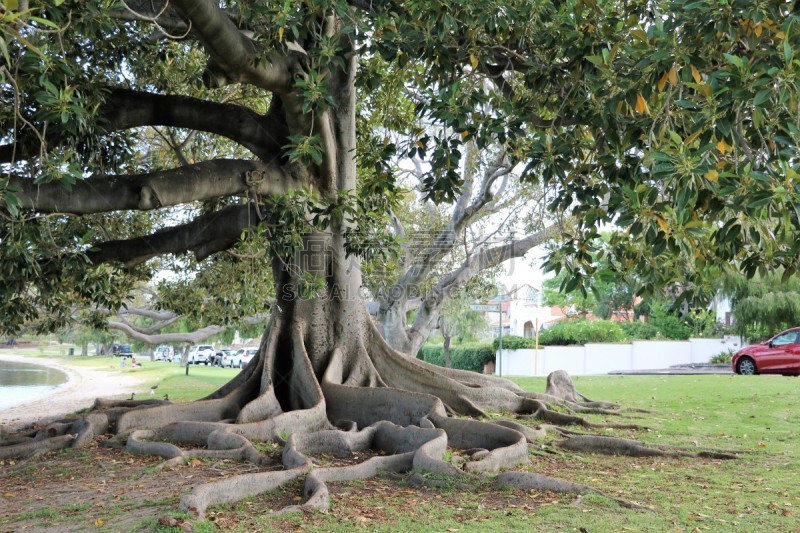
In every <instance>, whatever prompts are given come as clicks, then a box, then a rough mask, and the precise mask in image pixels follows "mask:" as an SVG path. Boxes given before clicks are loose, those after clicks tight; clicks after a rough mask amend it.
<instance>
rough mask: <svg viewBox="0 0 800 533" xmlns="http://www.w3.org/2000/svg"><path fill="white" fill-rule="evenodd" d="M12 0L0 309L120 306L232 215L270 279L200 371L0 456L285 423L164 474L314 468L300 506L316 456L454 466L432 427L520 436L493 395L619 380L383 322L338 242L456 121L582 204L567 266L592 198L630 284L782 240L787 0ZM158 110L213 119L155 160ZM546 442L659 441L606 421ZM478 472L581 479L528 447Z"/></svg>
mask: <svg viewBox="0 0 800 533" xmlns="http://www.w3.org/2000/svg"><path fill="white" fill-rule="evenodd" d="M4 8H5V10H4V11H3V13H2V19H0V23H1V24H2V26H0V31H2V33H1V34H0V36H1V37H2V41H1V42H0V55H2V65H0V87H1V88H2V98H3V102H4V105H3V106H2V107H0V122H2V125H3V127H2V143H3V144H2V146H0V164H2V169H3V179H2V186H0V194H2V200H3V201H2V207H0V210H2V215H3V216H2V220H0V241H1V242H2V249H1V250H2V251H1V252H0V254H2V256H1V257H0V279H2V280H3V281H2V284H0V313H2V315H3V320H2V321H0V323H2V326H3V327H4V328H6V329H9V330H13V329H16V328H18V327H20V326H21V325H22V324H24V323H25V322H26V321H28V320H30V319H32V318H35V317H36V316H37V315H38V316H46V317H47V320H46V321H45V322H40V323H42V324H46V325H49V326H51V327H58V326H59V324H61V323H63V321H64V320H66V317H67V316H68V315H69V313H70V311H71V309H73V308H74V305H75V304H76V302H80V303H83V304H91V305H95V306H98V308H101V307H102V308H104V309H115V308H117V307H118V306H119V304H120V302H121V301H122V300H123V299H124V297H125V295H126V294H127V293H128V291H129V289H130V288H131V286H133V284H134V283H135V281H136V280H137V279H140V278H142V277H147V276H149V275H151V274H152V272H151V269H152V267H151V266H150V265H151V264H152V263H148V261H149V260H151V259H153V258H156V257H159V256H161V255H164V254H184V253H193V254H194V256H195V259H197V260H204V259H205V260H209V261H213V260H214V256H215V254H218V253H220V252H222V251H224V250H227V249H229V248H230V247H232V246H234V245H235V244H236V243H237V242H238V241H240V239H242V238H246V235H247V233H248V232H251V231H255V232H258V235H259V236H262V235H267V236H268V237H269V243H270V244H269V246H268V249H267V250H265V253H268V254H269V257H270V259H271V265H272V272H271V276H272V278H273V280H274V291H275V305H274V308H273V309H274V310H273V313H272V316H271V319H270V322H269V325H268V326H267V328H266V331H265V332H264V335H263V338H262V342H261V347H260V352H259V355H258V356H257V357H255V358H254V359H253V361H252V362H251V363H250V364H249V365H248V366H247V367H246V368H245V369H244V371H243V372H242V373H241V374H239V375H238V376H237V377H236V378H235V379H234V380H232V381H231V382H230V383H229V384H227V385H225V386H224V387H222V388H221V389H220V390H218V391H216V392H215V393H213V394H212V395H210V396H209V397H208V398H206V399H204V400H202V401H198V402H194V403H190V404H181V405H172V404H169V403H165V402H158V401H155V402H153V401H151V400H148V401H145V402H143V403H142V402H136V401H133V402H128V401H125V402H108V401H99V402H98V404H97V406H96V409H95V410H94V411H93V412H92V413H90V414H88V415H86V416H84V417H81V418H80V419H78V420H74V421H64V422H59V423H56V424H54V425H52V426H50V427H49V428H47V429H46V430H44V431H43V432H41V433H40V434H38V435H37V436H30V435H24V434H18V435H12V436H8V435H5V436H4V437H3V444H4V445H5V446H4V447H2V448H0V450H2V451H1V452H0V454H2V456H13V455H25V454H30V453H38V452H40V451H43V450H46V449H54V448H58V447H63V446H66V445H80V444H83V443H85V442H87V440H88V439H90V438H91V437H92V436H93V435H95V434H100V433H103V432H106V431H109V430H110V429H113V431H114V432H117V433H119V434H121V435H123V436H124V437H126V442H127V446H128V448H129V449H131V450H135V451H141V452H145V453H154V454H158V455H162V456H164V457H170V458H175V460H181V459H182V457H184V456H186V455H187V454H193V455H203V454H206V455H214V456H232V457H233V456H235V457H241V458H244V459H248V460H253V461H256V462H258V461H259V460H260V455H259V453H258V451H257V450H256V449H255V448H254V447H253V446H252V444H250V442H251V441H252V440H271V439H273V440H286V447H285V449H284V453H283V462H284V465H285V466H286V470H285V471H283V472H279V473H276V472H265V473H260V474H251V475H249V476H246V477H245V478H242V479H239V478H237V479H227V480H223V481H218V482H215V483H212V484H210V485H204V486H200V487H198V488H196V489H195V491H194V492H193V493H192V494H191V495H188V496H186V497H184V499H183V503H182V505H183V506H184V507H185V508H186V509H188V510H193V511H196V512H199V513H202V512H203V510H204V509H205V507H206V506H207V505H210V504H212V503H215V502H220V501H230V500H232V499H236V498H239V497H243V496H245V495H247V494H252V493H255V492H259V491H262V490H265V489H268V488H271V487H274V486H277V485H279V484H281V483H283V482H286V481H288V480H289V479H292V478H294V477H297V476H299V475H301V474H306V473H307V476H306V489H305V490H304V496H305V498H306V499H305V503H304V504H303V505H304V506H306V507H314V506H322V505H325V504H326V501H327V489H326V487H325V482H326V480H336V479H350V478H354V477H363V476H367V475H371V474H374V473H375V472H376V471H378V470H379V469H383V470H406V469H410V468H412V467H413V466H416V467H419V468H426V469H429V470H433V471H437V472H443V473H454V472H456V470H455V469H454V468H453V467H452V466H451V465H450V464H449V463H446V462H445V461H443V460H442V456H443V453H444V449H445V446H447V445H448V444H449V445H450V446H453V447H456V448H460V449H463V450H472V452H471V455H470V457H471V459H470V460H469V461H467V462H466V464H465V465H464V469H466V470H495V469H498V468H501V467H505V466H510V465H513V464H515V463H518V462H523V461H525V460H526V458H527V446H526V438H535V436H536V434H537V433H536V431H535V430H533V429H531V428H530V427H528V426H525V425H523V424H521V423H519V422H518V421H514V420H511V418H512V417H514V416H515V415H517V414H522V415H531V416H532V417H534V418H538V419H539V420H540V421H542V422H544V423H548V424H556V425H565V424H570V423H578V424H581V425H583V426H584V427H586V428H591V427H592V424H590V423H589V422H587V421H585V420H583V419H581V418H579V416H578V415H576V414H574V413H576V412H579V411H587V410H589V411H592V410H593V411H598V412H604V413H610V412H614V411H615V406H613V405H609V404H604V403H593V402H589V401H588V400H586V398H584V397H582V396H581V395H579V394H577V393H575V391H574V390H573V389H572V388H571V387H570V386H569V381H568V378H567V377H566V376H563V375H557V376H554V378H553V380H552V383H551V385H552V386H551V387H549V388H548V393H547V394H539V395H537V394H532V393H525V392H523V391H522V390H521V389H520V388H519V387H517V386H515V385H514V384H513V383H511V382H509V381H506V380H501V379H497V378H494V377H491V376H483V375H479V374H474V373H468V372H464V371H457V370H452V369H443V368H437V367H433V366H431V365H427V364H424V363H422V362H419V361H417V360H414V359H410V358H408V357H406V356H404V355H402V354H401V353H399V352H397V351H395V350H393V349H391V348H390V347H389V346H388V345H387V343H386V342H385V340H384V339H383V338H382V335H381V332H380V331H379V330H378V329H377V328H376V327H375V325H374V324H373V322H372V320H371V318H370V316H369V314H368V312H367V308H366V305H365V302H364V300H363V297H362V281H361V275H360V268H359V258H360V257H364V256H370V257H372V256H375V255H377V254H381V253H385V252H386V250H387V249H388V248H389V246H388V245H387V244H386V242H385V240H384V235H385V234H386V233H387V231H386V228H387V227H388V225H389V223H390V222H389V221H388V220H387V219H386V218H385V217H386V216H387V214H388V213H389V212H390V208H391V204H392V202H393V199H394V198H395V195H396V186H397V184H396V182H395V179H394V176H393V173H392V168H394V167H395V165H396V164H397V163H398V162H399V161H401V160H403V159H405V158H413V159H416V160H422V161H424V165H423V166H422V168H423V170H424V176H423V179H422V184H423V186H422V193H423V194H425V195H426V196H427V197H428V198H429V199H431V200H433V201H435V202H447V201H454V200H456V199H457V198H459V192H460V188H461V186H462V178H461V174H460V173H459V169H460V168H461V165H460V163H461V159H462V155H463V154H464V153H466V148H465V147H466V146H467V144H468V143H469V145H470V146H472V145H474V146H476V147H477V148H478V149H479V150H502V153H503V154H504V157H507V158H508V162H509V163H511V164H512V165H513V166H514V167H516V169H517V170H518V171H519V172H520V173H521V175H522V177H521V179H523V180H530V181H534V182H538V183H540V184H541V185H542V186H543V189H544V190H546V191H547V194H548V195H549V198H550V203H549V207H550V209H551V210H552V212H553V213H554V216H553V219H554V220H555V219H556V217H558V216H562V215H564V214H568V215H570V216H571V220H572V221H574V222H575V226H574V229H572V230H570V231H569V232H566V233H564V234H563V235H562V237H564V239H565V241H566V244H565V245H564V246H563V247H561V248H560V249H558V250H556V251H554V252H553V254H552V256H551V258H550V264H551V266H552V267H553V268H555V269H556V270H558V269H566V271H567V274H568V275H567V277H566V280H567V281H566V282H565V285H566V286H567V288H575V287H579V286H581V285H582V282H583V281H584V280H585V279H586V278H587V277H590V276H592V275H595V273H594V272H593V271H592V268H593V267H592V266H591V265H592V262H593V259H594V257H595V254H594V253H593V250H592V249H591V243H592V242H593V241H594V239H595V238H596V237H597V236H598V231H599V230H598V228H600V227H602V226H604V225H607V224H609V223H614V224H616V225H617V226H619V227H620V228H622V229H623V230H624V232H622V233H621V235H624V237H617V238H615V240H614V241H613V242H612V243H611V244H612V246H611V247H610V251H609V252H608V254H609V260H608V261H607V262H606V264H608V265H609V270H613V269H617V270H624V271H636V273H637V275H638V278H639V279H641V280H642V281H643V285H644V288H645V289H648V288H649V289H652V288H655V287H658V286H660V285H663V284H665V283H671V282H675V281H682V280H687V279H691V277H692V275H693V272H694V270H695V268H696V267H704V266H705V265H706V264H707V263H709V262H712V263H721V264H726V265H731V266H733V267H737V268H741V269H742V270H744V271H745V272H747V273H753V272H755V271H756V270H757V269H759V268H763V267H772V266H776V265H779V266H782V267H784V271H785V272H786V273H787V275H791V274H792V273H793V272H794V269H795V267H796V261H797V257H798V256H799V254H798V252H800V239H798V238H797V237H798V229H799V226H800V224H798V214H799V211H798V209H797V205H798V203H797V193H798V189H797V187H798V185H797V179H796V178H797V143H798V132H799V131H800V125H799V121H800V114H799V113H798V106H800V99H799V98H798V69H800V31H798V20H797V15H796V14H795V13H796V9H794V6H793V3H792V2H787V1H781V0H765V1H761V2H751V1H745V0H728V1H727V2H719V1H717V0H700V1H697V0H655V1H653V0H647V1H636V0H632V1H621V0H620V1H616V0H611V1H607V2H606V1H603V2H597V1H594V0H592V1H590V0H567V1H560V2H558V1H550V0H542V1H531V0H524V1H517V0H508V1H500V2H485V1H481V2H478V1H472V0H453V1H449V0H436V1H428V0H418V1H410V2H396V1H393V0H387V1H383V0H374V1H364V0H306V1H289V0H287V1H285V2H262V1H257V0H245V1H234V0H231V1H227V2H215V1H211V0H191V1H190V0H169V1H166V2H165V1H162V0H147V1H141V0H126V1H124V2H115V1H107V2H74V1H70V0H47V1H44V2H37V3H35V5H33V4H31V5H29V4H28V2H24V1H20V2H18V1H6V2H5V3H4ZM399 94H402V95H403V97H404V98H406V99H407V101H409V102H410V103H411V105H410V106H409V107H408V109H406V112H408V113H413V114H415V115H416V116H418V117H420V119H423V120H422V122H424V124H425V125H426V127H425V128H417V127H405V126H404V125H405V124H409V123H411V122H410V121H403V120H397V119H396V117H394V116H393V113H386V114H385V115H384V120H378V119H376V117H375V116H371V117H370V118H369V120H367V119H365V115H366V114H372V113H374V112H376V111H380V110H381V109H382V108H385V107H386V106H387V105H389V103H390V101H391V99H392V98H393V95H399ZM164 128H169V133H164V132H165V131H166V130H165V129H164ZM176 131H177V132H178V133H175V132H176ZM164 135H167V136H170V135H173V136H174V135H179V136H180V135H202V136H204V139H209V140H208V141H206V143H205V147H206V148H205V150H204V151H203V152H201V153H195V154H193V157H192V158H188V157H176V158H175V159H174V164H173V163H171V161H172V160H171V159H169V160H165V159H163V158H156V157H153V156H152V152H151V151H150V148H149V147H150V146H151V145H154V144H156V143H158V142H160V141H161V140H163V136H164ZM220 138H224V139H225V140H226V142H218V141H216V142H215V139H220ZM178 140H179V141H180V139H178ZM175 144H176V145H180V142H177V143H175ZM496 253H509V254H512V253H514V250H513V247H510V248H502V247H501V248H498V249H497V250H496ZM675 256H680V257H681V258H682V259H681V260H680V261H666V258H667V257H675ZM492 260H494V259H492ZM669 265H675V267H674V268H667V266H669ZM698 270H702V268H698ZM263 275H264V277H265V278H266V277H267V276H268V275H269V274H268V273H266V272H265V273H263ZM603 275H607V273H604V274H603ZM678 278H681V279H678ZM254 283H258V280H254ZM401 289H405V288H404V287H401ZM553 405H559V406H561V407H562V410H561V411H555V410H553V409H551V408H550V407H551V406H553ZM568 411H572V412H573V413H572V414H570V413H568ZM497 413H503V417H498V416H497ZM451 415H468V416H469V417H474V418H478V419H484V420H483V421H481V420H474V419H472V420H471V419H465V418H459V417H453V416H451ZM492 416H495V418H491V417H492ZM487 420H489V421H487ZM30 439H32V440H30ZM179 445H180V447H179ZM197 446H203V448H202V449H195V450H191V451H186V450H184V449H183V448H185V447H190V448H191V447H197ZM363 448H375V449H378V450H382V451H384V452H385V453H386V454H387V455H384V456H379V457H374V458H373V459H370V460H368V461H366V462H364V463H362V464H360V465H357V466H353V467H342V468H339V469H325V468H322V469H314V468H313V466H312V463H311V461H310V460H309V459H308V457H307V456H308V454H313V453H328V452H331V451H334V452H337V453H343V452H345V451H346V450H353V449H363ZM565 448H567V449H583V450H613V451H615V452H619V453H641V454H652V453H662V452H663V453H668V452H665V451H664V450H649V449H643V448H642V447H641V446H640V445H638V444H636V443H634V442H633V441H621V440H618V439H617V440H615V439H613V438H609V437H599V436H597V437H589V436H581V437H580V438H575V439H574V440H572V442H571V443H570V444H568V445H565ZM669 453H672V452H669ZM500 482H501V483H504V484H511V485H516V486H524V487H526V488H533V487H543V488H548V489H554V490H579V491H580V490H586V488H585V487H580V486H577V485H574V484H569V483H564V482H558V481H555V480H552V479H549V478H543V477H537V476H533V475H516V474H510V475H505V476H504V477H501V478H500Z"/></svg>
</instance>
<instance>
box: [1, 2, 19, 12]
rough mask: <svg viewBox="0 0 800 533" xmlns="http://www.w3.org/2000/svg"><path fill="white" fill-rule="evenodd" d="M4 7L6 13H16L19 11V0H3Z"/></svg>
mask: <svg viewBox="0 0 800 533" xmlns="http://www.w3.org/2000/svg"><path fill="white" fill-rule="evenodd" d="M3 5H4V7H5V9H6V11H16V10H17V9H19V2H18V1H17V0H3Z"/></svg>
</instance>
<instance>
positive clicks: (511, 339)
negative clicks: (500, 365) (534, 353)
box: [492, 335, 541, 351]
mask: <svg viewBox="0 0 800 533" xmlns="http://www.w3.org/2000/svg"><path fill="white" fill-rule="evenodd" d="M540 344H541V343H540ZM492 346H493V347H494V349H495V351H496V350H499V349H500V339H494V340H493V341H492ZM525 348H536V339H532V338H528V337H517V336H516V335H509V336H507V337H503V349H504V350H524V349H525Z"/></svg>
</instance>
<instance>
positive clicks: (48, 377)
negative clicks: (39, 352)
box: [0, 361, 67, 409]
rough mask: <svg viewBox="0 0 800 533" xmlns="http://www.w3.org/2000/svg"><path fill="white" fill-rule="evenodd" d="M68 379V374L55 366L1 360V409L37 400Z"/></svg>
mask: <svg viewBox="0 0 800 533" xmlns="http://www.w3.org/2000/svg"><path fill="white" fill-rule="evenodd" d="M66 381H67V375H66V374H65V373H64V372H62V371H60V370H57V369H55V368H48V367H45V366H39V365H33V364H30V363H12V362H9V361H0V409H8V408H9V407H12V406H14V405H19V404H21V403H25V402H29V401H31V400H36V399H38V398H40V397H42V396H45V395H47V394H49V393H51V392H53V391H54V390H55V389H56V388H57V387H58V386H59V385H61V384H63V383H66Z"/></svg>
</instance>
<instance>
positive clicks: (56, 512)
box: [0, 438, 259, 531]
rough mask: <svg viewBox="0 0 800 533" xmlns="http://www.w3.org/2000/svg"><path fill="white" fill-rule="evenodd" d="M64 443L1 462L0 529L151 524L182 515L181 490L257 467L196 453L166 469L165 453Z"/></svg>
mask: <svg viewBox="0 0 800 533" xmlns="http://www.w3.org/2000/svg"><path fill="white" fill-rule="evenodd" d="M103 440H104V439H103V438H100V439H97V440H96V441H95V442H94V443H93V444H92V445H91V446H90V447H88V448H83V449H79V450H72V449H69V450H65V451H62V452H56V453H51V454H47V455H44V456H42V457H38V458H35V459H29V460H25V461H8V460H6V461H0V487H4V489H3V494H0V530H2V531H7V530H14V531H17V530H21V529H33V530H36V531H78V530H85V529H87V528H92V527H99V526H104V525H108V526H112V524H113V526H112V527H113V529H114V530H115V531H134V530H142V529H150V528H152V527H154V526H155V524H156V523H157V521H158V519H159V518H162V517H165V516H167V517H169V516H173V515H177V509H178V501H179V500H180V496H181V494H183V493H185V492H189V491H190V490H191V489H192V487H193V486H194V485H197V484H200V483H206V482H208V481H212V480H215V479H219V478H223V477H227V476H231V475H235V474H241V473H245V472H252V471H256V470H259V468H258V467H256V466H254V465H252V464H249V463H240V462H235V461H228V460H213V461H211V460H200V459H193V460H190V461H189V462H188V464H187V465H185V466H179V467H175V468H172V469H165V470H161V471H157V470H156V468H155V467H156V466H157V465H158V464H159V463H161V459H159V458H157V457H151V456H140V455H133V454H130V453H126V452H124V451H122V450H119V449H114V448H107V447H104V446H101V445H100V444H102V442H103Z"/></svg>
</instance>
